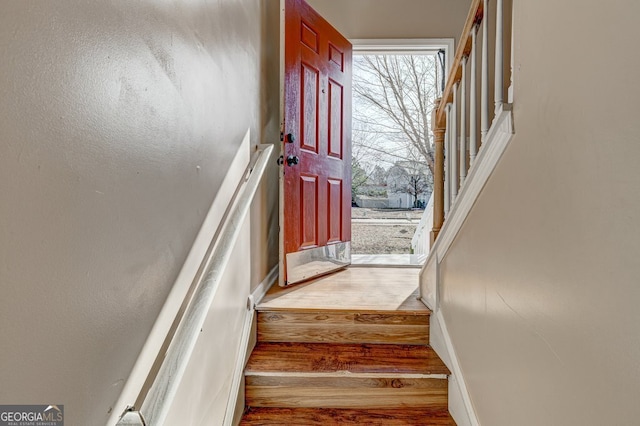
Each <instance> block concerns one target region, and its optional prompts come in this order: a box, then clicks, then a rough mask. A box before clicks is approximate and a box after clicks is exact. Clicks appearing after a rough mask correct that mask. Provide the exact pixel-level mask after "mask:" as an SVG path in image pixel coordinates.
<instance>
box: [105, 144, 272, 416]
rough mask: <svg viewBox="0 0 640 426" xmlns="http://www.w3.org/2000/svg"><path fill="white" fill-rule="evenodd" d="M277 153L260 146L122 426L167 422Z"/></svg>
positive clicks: (268, 147)
mask: <svg viewBox="0 0 640 426" xmlns="http://www.w3.org/2000/svg"><path fill="white" fill-rule="evenodd" d="M272 151H273V145H260V146H259V147H258V150H257V152H256V153H255V154H254V159H253V161H252V162H251V163H250V164H251V165H250V166H249V168H248V170H247V172H246V174H245V176H244V178H243V179H242V181H241V182H240V184H239V185H238V189H237V191H236V195H235V196H234V199H233V201H232V203H231V205H230V208H229V210H228V211H227V215H226V216H225V218H224V219H223V224H222V227H221V228H220V232H219V233H218V234H217V239H215V241H212V245H211V247H212V248H211V249H210V250H209V251H208V252H207V255H206V257H205V259H204V260H203V262H202V264H201V267H200V270H199V274H198V276H196V286H195V290H194V291H193V292H192V293H190V294H192V296H191V299H190V300H189V302H188V305H187V307H186V309H185V310H184V313H183V314H182V316H181V317H180V318H178V319H177V321H179V324H178V326H177V328H176V329H175V333H174V334H173V336H168V339H170V341H171V343H170V345H169V347H168V349H167V351H166V354H165V356H164V357H161V356H159V357H158V359H160V360H161V364H160V366H159V369H158V368H155V369H152V373H150V375H149V377H148V378H147V382H146V383H147V384H148V385H149V387H148V388H147V387H145V388H144V389H142V390H141V391H140V395H139V396H138V399H137V401H136V405H137V406H131V407H129V409H128V410H127V411H126V412H125V413H123V415H122V417H121V418H120V420H119V422H118V423H117V426H124V425H147V426H149V425H162V424H163V422H164V420H165V418H166V416H167V414H168V411H169V408H170V406H171V402H172V400H173V398H174V397H175V395H176V392H177V389H178V386H179V385H180V381H181V379H182V376H183V375H184V372H185V370H186V368H187V364H188V362H189V358H190V357H191V354H192V353H193V350H194V347H195V345H196V341H197V339H198V336H199V334H200V329H201V328H202V326H203V324H204V322H205V319H206V317H207V313H208V312H209V308H210V306H211V303H212V301H213V299H214V296H215V294H216V290H217V289H218V287H219V284H220V280H221V277H222V274H223V272H224V269H225V267H226V266H227V264H228V262H229V259H230V256H231V251H232V249H233V246H234V244H235V242H236V240H237V239H238V236H239V235H240V230H241V226H242V223H243V221H244V220H245V218H246V216H247V213H248V212H249V209H250V206H251V202H252V201H253V198H254V196H255V193H256V190H257V189H258V186H259V184H260V181H261V180H262V176H263V175H264V171H265V169H266V166H267V162H268V160H269V158H270V156H271V152H272ZM187 297H189V296H187ZM154 371H155V373H154Z"/></svg>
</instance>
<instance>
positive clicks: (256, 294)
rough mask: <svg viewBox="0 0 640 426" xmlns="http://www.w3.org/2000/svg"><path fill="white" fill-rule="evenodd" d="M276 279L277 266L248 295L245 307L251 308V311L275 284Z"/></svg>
mask: <svg viewBox="0 0 640 426" xmlns="http://www.w3.org/2000/svg"><path fill="white" fill-rule="evenodd" d="M277 279H278V265H275V266H274V267H273V268H271V270H270V271H269V273H268V274H267V276H266V277H265V278H264V279H263V280H262V282H261V283H260V284H258V286H257V287H256V288H255V290H253V292H252V293H251V294H250V295H249V301H248V302H247V306H251V309H253V308H255V306H256V305H257V304H258V303H260V301H261V300H262V299H263V298H264V296H265V295H266V294H267V292H268V291H269V289H270V288H271V286H272V285H273V284H275V282H276V280H277Z"/></svg>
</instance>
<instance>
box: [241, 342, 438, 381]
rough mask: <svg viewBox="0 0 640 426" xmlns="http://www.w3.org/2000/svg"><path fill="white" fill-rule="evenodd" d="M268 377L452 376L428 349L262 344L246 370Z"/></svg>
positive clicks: (391, 346)
mask: <svg viewBox="0 0 640 426" xmlns="http://www.w3.org/2000/svg"><path fill="white" fill-rule="evenodd" d="M245 372H246V374H247V375H256V374H258V375H259V374H265V373H282V372H288V373H295V374H303V373H323V374H324V373H352V374H367V373H368V374H370V375H371V374H394V375H396V376H400V375H403V374H404V375H438V374H439V375H444V376H446V375H448V374H450V372H449V369H448V368H447V366H446V365H445V364H444V363H443V362H442V360H441V359H440V357H438V354H436V353H435V352H434V350H433V349H431V348H430V347H428V346H414V345H372V344H362V345H354V344H323V343H259V344H258V345H257V346H256V347H255V349H254V350H253V352H252V354H251V357H250V358H249V361H248V363H247V367H246V370H245Z"/></svg>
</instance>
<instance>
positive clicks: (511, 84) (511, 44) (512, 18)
mask: <svg viewBox="0 0 640 426" xmlns="http://www.w3.org/2000/svg"><path fill="white" fill-rule="evenodd" d="M513 10H514V9H513V6H512V7H511V43H510V48H511V55H510V57H511V61H510V64H511V72H510V73H509V74H510V78H509V90H508V91H507V102H509V103H510V104H512V103H513V64H514V62H513V45H514V34H515V32H514V25H513V23H514V22H515V19H514V16H513Z"/></svg>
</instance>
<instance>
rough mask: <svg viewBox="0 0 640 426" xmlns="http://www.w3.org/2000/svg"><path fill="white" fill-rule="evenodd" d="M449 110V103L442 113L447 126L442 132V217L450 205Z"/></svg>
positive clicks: (445, 215)
mask: <svg viewBox="0 0 640 426" xmlns="http://www.w3.org/2000/svg"><path fill="white" fill-rule="evenodd" d="M450 112H451V104H447V106H446V107H445V108H444V114H445V117H446V118H445V119H446V123H447V128H446V130H445V132H444V157H445V159H444V217H445V218H446V217H447V214H448V213H449V207H450V205H451V203H450V198H449V182H451V179H450V178H449V172H450V171H451V167H450V162H451V155H450V150H449V140H451V137H450V133H451V122H450V121H449V117H450V116H451V114H450Z"/></svg>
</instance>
